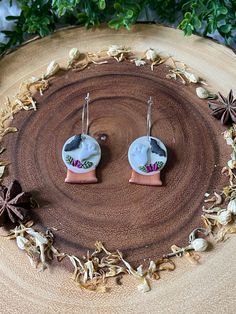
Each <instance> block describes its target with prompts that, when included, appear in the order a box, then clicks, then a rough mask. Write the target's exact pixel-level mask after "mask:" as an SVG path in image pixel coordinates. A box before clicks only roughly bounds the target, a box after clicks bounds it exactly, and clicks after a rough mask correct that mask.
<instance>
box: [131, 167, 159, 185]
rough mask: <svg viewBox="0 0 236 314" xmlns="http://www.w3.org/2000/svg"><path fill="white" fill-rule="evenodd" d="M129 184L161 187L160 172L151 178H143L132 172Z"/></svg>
mask: <svg viewBox="0 0 236 314" xmlns="http://www.w3.org/2000/svg"><path fill="white" fill-rule="evenodd" d="M129 182H130V183H135V184H141V185H159V186H160V185H162V181H161V175H160V172H158V173H156V174H154V175H152V176H144V175H142V174H139V173H137V172H136V171H134V170H132V173H131V178H130V179H129Z"/></svg>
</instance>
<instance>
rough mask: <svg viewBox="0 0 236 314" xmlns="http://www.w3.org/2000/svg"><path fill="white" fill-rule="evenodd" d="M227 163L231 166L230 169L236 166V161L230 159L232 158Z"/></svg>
mask: <svg viewBox="0 0 236 314" xmlns="http://www.w3.org/2000/svg"><path fill="white" fill-rule="evenodd" d="M227 165H228V167H229V168H230V169H234V168H236V161H235V160H232V159H230V160H229V161H228V162H227Z"/></svg>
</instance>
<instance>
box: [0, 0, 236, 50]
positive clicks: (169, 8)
mask: <svg viewBox="0 0 236 314" xmlns="http://www.w3.org/2000/svg"><path fill="white" fill-rule="evenodd" d="M0 2H1V0H0ZM9 3H11V0H9ZM18 4H19V6H20V8H21V10H22V11H21V14H20V16H18V17H16V16H8V17H7V19H8V20H13V21H15V27H14V29H13V30H12V31H2V32H3V33H4V34H5V35H6V37H7V38H8V42H7V43H6V44H3V43H0V54H2V53H4V52H5V51H6V50H8V49H9V48H11V47H13V46H16V45H18V44H20V43H22V42H23V41H24V40H25V39H26V38H27V37H28V36H29V35H30V34H37V35H39V36H41V37H43V36H46V35H48V34H50V33H51V32H53V30H54V29H55V27H56V26H57V25H58V24H59V25H84V26H86V27H93V26H98V25H100V23H104V22H106V23H108V26H109V27H111V28H113V29H119V28H121V27H125V28H127V29H130V27H131V25H132V24H134V23H135V22H136V21H137V20H138V18H139V17H140V15H145V14H146V19H147V20H149V21H150V19H149V17H148V11H149V10H150V9H151V10H152V11H153V12H155V13H156V16H157V18H158V19H159V20H160V21H161V22H164V23H165V22H169V23H175V25H177V24H178V28H179V29H181V30H183V31H184V34H185V35H188V36H189V35H191V34H192V33H199V34H202V35H203V36H206V35H209V34H212V33H214V32H215V31H218V32H219V34H220V35H221V36H223V38H224V39H225V42H226V43H228V44H232V43H236V39H235V34H236V0H189V1H183V0H178V1H177V0H165V1H163V0H109V1H108V0H52V1H49V0H18ZM0 6H1V4H0Z"/></svg>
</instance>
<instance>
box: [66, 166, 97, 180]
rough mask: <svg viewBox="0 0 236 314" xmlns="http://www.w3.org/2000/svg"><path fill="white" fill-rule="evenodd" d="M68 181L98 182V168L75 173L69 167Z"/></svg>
mask: <svg viewBox="0 0 236 314" xmlns="http://www.w3.org/2000/svg"><path fill="white" fill-rule="evenodd" d="M65 182H66V183H97V182H98V179H97V177H96V170H92V171H89V172H86V173H75V172H73V171H71V170H69V169H67V176H66V178H65Z"/></svg>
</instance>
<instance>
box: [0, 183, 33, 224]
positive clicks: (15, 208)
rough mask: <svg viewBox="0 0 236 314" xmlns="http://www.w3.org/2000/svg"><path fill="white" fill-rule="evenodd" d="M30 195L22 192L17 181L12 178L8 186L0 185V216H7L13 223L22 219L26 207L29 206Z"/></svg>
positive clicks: (25, 212)
mask: <svg viewBox="0 0 236 314" xmlns="http://www.w3.org/2000/svg"><path fill="white" fill-rule="evenodd" d="M30 200H31V195H30V194H29V193H26V192H23V191H22V188H21V185H20V183H19V182H18V181H16V180H14V181H13V182H12V183H11V184H10V185H9V186H8V187H6V186H4V185H2V186H1V187H0V207H1V208H0V216H3V215H4V216H5V217H8V218H9V219H10V220H11V221H12V222H13V223H15V222H16V220H17V219H19V220H24V218H25V217H26V214H27V209H29V208H30V207H31V202H30Z"/></svg>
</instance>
